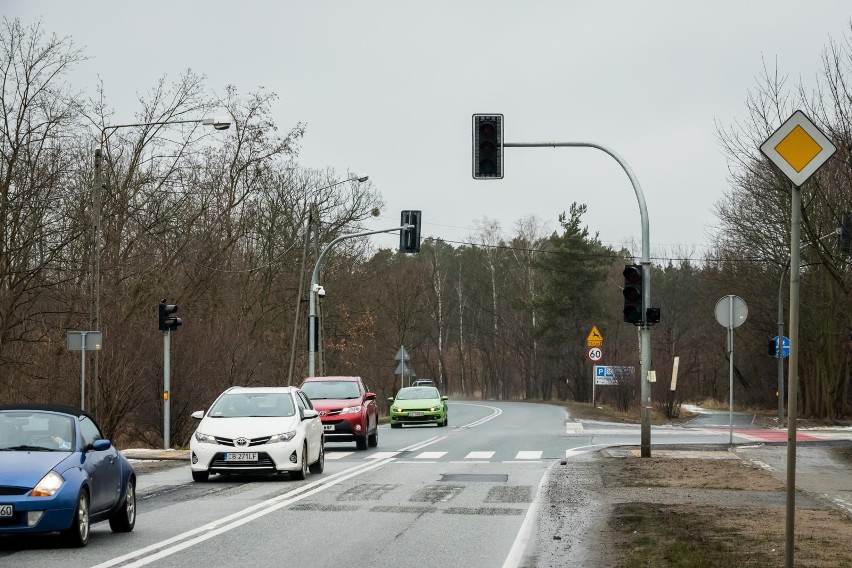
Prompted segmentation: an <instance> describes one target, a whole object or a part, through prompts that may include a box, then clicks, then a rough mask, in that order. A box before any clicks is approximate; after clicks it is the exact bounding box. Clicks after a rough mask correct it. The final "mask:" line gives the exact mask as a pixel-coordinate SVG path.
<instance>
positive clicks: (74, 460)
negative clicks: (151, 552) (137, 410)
mask: <svg viewBox="0 0 852 568" xmlns="http://www.w3.org/2000/svg"><path fill="white" fill-rule="evenodd" d="M106 520H108V521H109V526H110V528H111V529H112V530H113V532H130V531H132V530H133V526H134V525H135V524H136V473H135V472H134V471H133V466H131V465H130V462H128V461H127V459H125V457H124V456H123V455H122V454H121V452H119V451H118V450H117V449H116V448H115V447H113V445H112V444H111V443H110V441H109V440H105V439H104V437H103V435H101V430H100V428H98V425H97V424H96V423H95V421H94V419H93V418H92V417H91V416H90V415H89V414H88V413H86V412H84V411H82V410H80V409H78V408H73V407H67V406H55V405H43V404H5V405H0V534H3V533H5V534H33V533H49V532H59V533H60V534H61V535H62V537H63V538H64V539H65V541H66V542H67V543H68V544H69V545H71V546H78V547H79V546H86V544H87V543H88V542H89V532H90V527H91V524H92V523H97V522H99V521H106Z"/></svg>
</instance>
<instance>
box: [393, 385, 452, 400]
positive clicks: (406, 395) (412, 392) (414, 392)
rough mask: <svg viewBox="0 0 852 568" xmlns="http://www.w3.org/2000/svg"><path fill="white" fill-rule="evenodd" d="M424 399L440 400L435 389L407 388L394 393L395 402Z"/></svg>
mask: <svg viewBox="0 0 852 568" xmlns="http://www.w3.org/2000/svg"><path fill="white" fill-rule="evenodd" d="M424 398H441V396H440V395H439V394H438V389H436V388H435V387H408V388H404V389H400V390H399V392H398V393H396V399H397V400H420V399H424Z"/></svg>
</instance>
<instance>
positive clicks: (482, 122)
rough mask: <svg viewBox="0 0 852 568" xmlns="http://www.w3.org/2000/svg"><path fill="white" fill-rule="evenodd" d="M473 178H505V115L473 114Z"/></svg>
mask: <svg viewBox="0 0 852 568" xmlns="http://www.w3.org/2000/svg"><path fill="white" fill-rule="evenodd" d="M473 179H503V115H502V114H475V115H473Z"/></svg>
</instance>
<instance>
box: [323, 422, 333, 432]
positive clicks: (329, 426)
mask: <svg viewBox="0 0 852 568" xmlns="http://www.w3.org/2000/svg"><path fill="white" fill-rule="evenodd" d="M322 429H323V430H325V431H326V432H331V431H332V430H334V424H323V425H322Z"/></svg>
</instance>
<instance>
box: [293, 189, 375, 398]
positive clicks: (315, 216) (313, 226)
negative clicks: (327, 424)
mask: <svg viewBox="0 0 852 568" xmlns="http://www.w3.org/2000/svg"><path fill="white" fill-rule="evenodd" d="M368 179H370V176H368V175H358V174H355V175H353V176H352V177H349V178H346V179H342V180H340V181H336V182H334V183H332V184H330V185H327V186H325V187H320V188H317V189H315V190H313V191H325V190H326V189H330V188H332V187H335V186H338V185H340V184H341V183H346V182H348V181H357V182H358V183H364V182H365V181H367V180H368ZM318 223H319V213H318V212H317V207H316V203H313V204H312V205H311V209H310V212H309V213H308V226H307V228H306V230H305V241H304V245H303V247H302V268H301V272H300V273H299V291H298V293H297V294H296V315H295V317H294V318H293V340H292V341H291V342H290V365H289V367H288V371H287V386H289V385H292V384H293V374H294V373H295V370H296V338H297V337H298V336H299V319H300V318H301V315H300V314H301V312H302V283H303V282H304V280H305V260H306V259H307V257H308V240H309V238H310V234H311V231H312V230H313V231H314V232H315V233H316V234H319V231H318V230H317V224H318Z"/></svg>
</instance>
